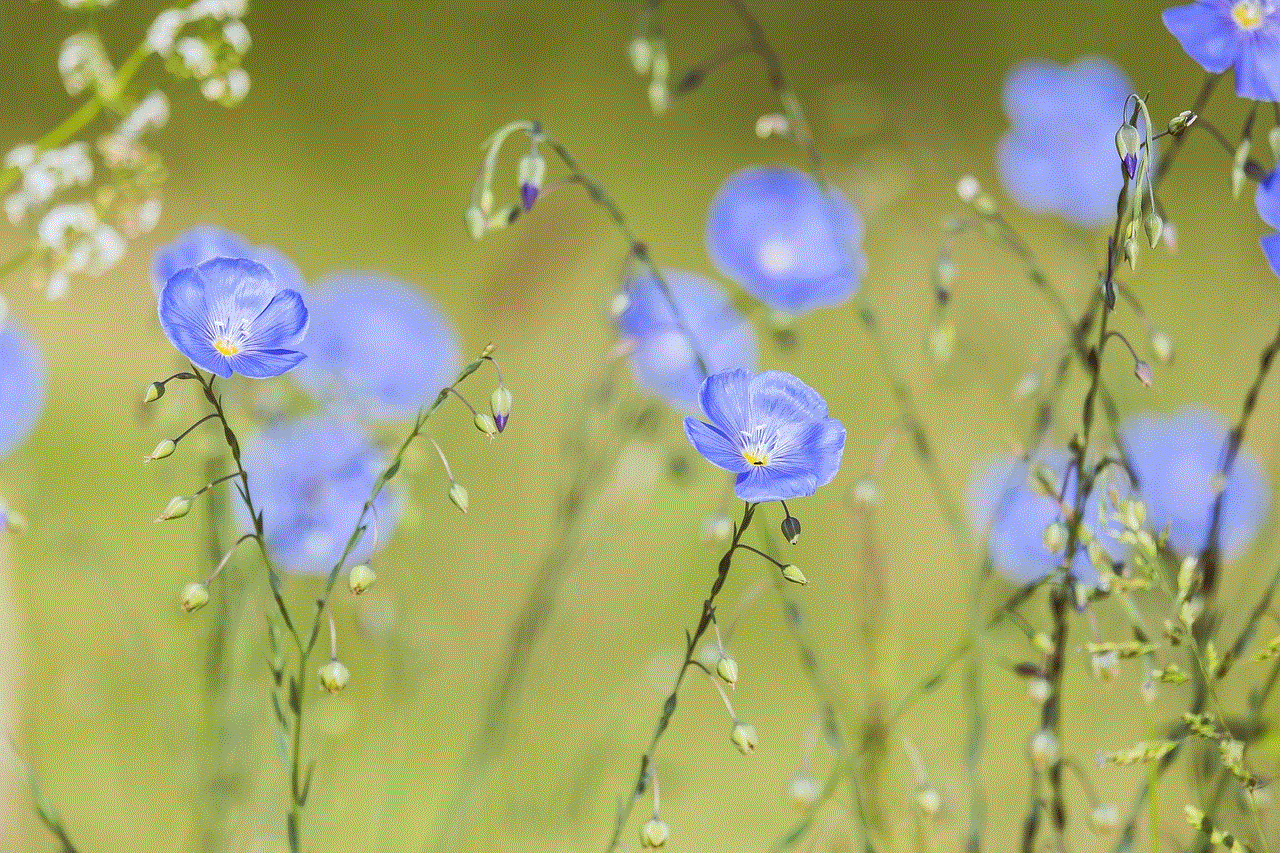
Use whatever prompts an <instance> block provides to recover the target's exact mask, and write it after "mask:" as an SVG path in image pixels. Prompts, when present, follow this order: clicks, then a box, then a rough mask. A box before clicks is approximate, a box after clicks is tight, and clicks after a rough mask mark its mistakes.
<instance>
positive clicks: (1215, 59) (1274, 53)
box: [1161, 0, 1280, 101]
mask: <svg viewBox="0 0 1280 853" xmlns="http://www.w3.org/2000/svg"><path fill="white" fill-rule="evenodd" d="M1161 17H1163V18H1164V25H1165V26H1166V27H1168V29H1169V32H1171V33H1173V37H1174V38H1176V39H1177V40H1178V43H1179V44H1181V45H1182V49H1183V50H1185V51H1186V52H1187V54H1188V55H1190V57H1191V58H1192V59H1194V60H1195V61H1196V62H1197V63H1199V64H1200V67H1201V68H1203V69H1204V70H1205V71H1208V72H1209V73H1210V74H1221V73H1222V72H1224V71H1226V70H1227V69H1228V68H1231V67H1232V66H1234V67H1235V69H1236V94H1237V95H1239V96H1240V97H1242V98H1249V99H1250V100H1254V101H1280V6H1277V4H1276V3H1275V0H1199V2H1196V3H1189V4H1187V5H1186V6H1174V7H1173V8H1171V9H1165V10H1164V13H1163V15H1162V16H1161Z"/></svg>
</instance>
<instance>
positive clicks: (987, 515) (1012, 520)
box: [968, 450, 1128, 587]
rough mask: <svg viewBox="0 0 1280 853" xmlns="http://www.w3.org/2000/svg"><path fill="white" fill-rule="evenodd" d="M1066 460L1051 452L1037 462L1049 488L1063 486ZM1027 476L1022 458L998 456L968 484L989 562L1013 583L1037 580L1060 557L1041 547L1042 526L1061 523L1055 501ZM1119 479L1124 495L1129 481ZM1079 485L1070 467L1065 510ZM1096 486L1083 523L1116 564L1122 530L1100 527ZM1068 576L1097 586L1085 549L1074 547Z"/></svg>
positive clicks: (1060, 452)
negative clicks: (1046, 475) (1046, 474)
mask: <svg viewBox="0 0 1280 853" xmlns="http://www.w3.org/2000/svg"><path fill="white" fill-rule="evenodd" d="M1069 459H1070V457H1069V455H1068V453H1067V451H1065V450H1053V451H1049V452H1047V453H1045V454H1043V455H1042V456H1041V457H1039V458H1038V459H1036V464H1037V465H1039V466H1041V467H1043V468H1044V469H1045V470H1046V471H1047V472H1048V474H1049V477H1050V478H1051V482H1052V483H1053V486H1054V488H1058V487H1061V486H1062V483H1063V472H1064V471H1065V470H1066V469H1067V463H1068V461H1069ZM1108 470H1110V471H1114V470H1116V469H1115V468H1114V467H1111V468H1109V469H1108ZM1031 472H1032V467H1031V465H1030V464H1029V463H1028V462H1027V461H1026V460H1024V459H1021V458H1019V457H1016V456H1012V455H1008V456H1000V457H996V458H995V459H991V460H989V461H987V462H986V463H985V464H983V465H982V466H981V467H980V468H979V469H978V471H977V472H976V473H975V474H974V475H973V477H972V478H971V479H970V480H969V494H968V504H969V519H970V521H971V523H972V524H973V527H974V529H975V530H977V531H978V533H979V535H980V536H983V537H985V538H986V541H987V553H988V554H989V555H990V557H991V562H992V564H993V565H994V566H995V567H996V568H997V569H998V570H999V571H1000V573H1001V574H1003V575H1004V576H1005V577H1007V578H1009V579H1010V580H1011V581H1013V582H1014V583H1018V584H1025V583H1031V582H1033V581H1037V580H1040V579H1041V578H1043V577H1044V576H1045V575H1047V574H1049V573H1050V572H1052V571H1054V570H1055V569H1057V568H1058V567H1059V566H1061V565H1062V563H1063V554H1062V553H1061V552H1060V551H1059V552H1058V553H1054V552H1053V551H1050V550H1049V548H1048V547H1047V546H1046V545H1045V543H1044V539H1045V536H1044V533H1045V528H1047V527H1048V526H1049V525H1051V524H1053V523H1054V522H1056V521H1061V522H1064V523H1065V522H1066V519H1065V518H1064V517H1063V513H1062V507H1061V506H1060V505H1059V503H1058V501H1057V499H1056V498H1053V497H1050V496H1048V495H1045V494H1042V493H1041V492H1040V491H1038V490H1037V488H1036V485H1035V484H1034V483H1032V482H1031V481H1030V479H1029V478H1030V477H1031V476H1032V474H1031ZM1103 476H1106V475H1105V474H1104V475H1103ZM1124 480H1125V482H1124V486H1126V488H1124V489H1121V492H1122V493H1126V494H1127V493H1128V488H1127V486H1128V478H1124ZM1078 483H1079V476H1078V475H1077V474H1076V471H1075V467H1074V466H1072V470H1071V476H1070V477H1068V478H1067V480H1066V489H1065V490H1064V494H1063V499H1064V500H1065V502H1066V503H1067V505H1068V506H1072V507H1074V506H1075V500H1076V489H1077V488H1078ZM1100 485H1101V484H1095V486H1094V493H1095V494H1094V496H1091V497H1090V499H1089V500H1088V501H1086V502H1085V509H1084V519H1083V522H1084V526H1085V527H1086V528H1087V529H1088V530H1089V532H1090V533H1091V534H1092V535H1093V538H1094V541H1096V542H1097V543H1098V544H1099V545H1101V546H1102V549H1103V550H1104V551H1105V552H1106V553H1107V554H1108V555H1109V556H1110V557H1111V559H1112V560H1114V561H1118V560H1120V559H1122V558H1123V557H1124V553H1125V550H1126V549H1125V546H1124V545H1123V544H1122V543H1120V542H1119V541H1117V540H1116V539H1115V534H1117V533H1119V532H1120V530H1121V527H1120V525H1119V524H1118V523H1115V522H1110V523H1108V525H1107V527H1106V528H1105V529H1104V528H1103V527H1102V525H1101V523H1100V522H1099V520H1098V511H1099V507H1100V506H1101V505H1102V504H1103V502H1104V499H1103V498H1102V497H1101V496H1102V494H1103V492H1104V490H1103V489H1102V488H1100V487H1099V486H1100ZM1064 544H1065V543H1064ZM1071 573H1072V575H1074V576H1075V579H1076V582H1077V583H1079V584H1081V585H1082V586H1089V587H1096V586H1097V585H1098V581H1099V576H1098V570H1097V569H1096V568H1094V566H1093V563H1092V562H1091V561H1090V560H1089V554H1088V552H1087V551H1086V549H1085V548H1084V547H1080V546H1077V550H1076V553H1075V555H1074V557H1073V559H1072V561H1071Z"/></svg>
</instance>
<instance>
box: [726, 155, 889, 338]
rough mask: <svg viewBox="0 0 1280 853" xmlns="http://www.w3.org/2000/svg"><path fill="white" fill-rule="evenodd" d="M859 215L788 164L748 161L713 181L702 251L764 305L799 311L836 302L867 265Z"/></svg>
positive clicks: (857, 282)
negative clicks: (717, 185)
mask: <svg viewBox="0 0 1280 853" xmlns="http://www.w3.org/2000/svg"><path fill="white" fill-rule="evenodd" d="M862 234H863V228H862V217H860V216H859V215H858V212H857V211H856V210H854V209H853V206H852V205H850V204H849V202H848V201H847V200H846V199H845V197H844V196H843V195H841V194H840V193H839V191H837V190H835V189H831V190H830V191H829V192H828V193H826V194H824V193H823V192H822V190H821V189H820V188H819V187H818V184H817V183H816V182H815V181H814V180H813V178H811V177H809V176H808V175H805V174H803V173H801V172H797V171H796V170H795V169H787V168H778V167H774V168H751V169H744V170H742V171H741V172H738V173H737V174H736V175H734V176H733V177H731V178H729V180H727V181H726V182H725V183H724V186H722V187H720V190H719V192H717V193H716V196H715V198H714V199H712V201H711V210H710V212H709V213H708V214H707V253H708V254H709V255H710V256H711V262H712V263H714V264H715V265H716V268H717V269H719V270H720V272H721V273H723V274H724V275H726V276H728V277H729V278H731V279H733V280H734V281H736V282H738V283H739V284H740V285H742V287H743V288H745V289H746V290H747V292H749V293H750V294H752V295H753V296H755V297H756V298H757V299H759V300H760V301H761V302H763V303H765V304H766V305H768V306H769V307H771V308H775V309H777V310H779V311H784V312H786V313H788V314H796V315H799V314H804V313H806V312H808V311H812V310H814V309H815V308H825V307H828V306H831V305H839V304H840V303H841V302H844V301H845V300H846V299H848V298H849V297H850V296H852V295H853V294H854V293H856V292H857V291H858V286H859V285H860V284H861V282H862V277H863V276H864V275H865V274H866V271H867V259H866V256H865V255H863V253H862Z"/></svg>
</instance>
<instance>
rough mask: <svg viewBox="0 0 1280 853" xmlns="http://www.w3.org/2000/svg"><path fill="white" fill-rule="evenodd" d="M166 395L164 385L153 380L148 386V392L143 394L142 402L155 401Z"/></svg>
mask: <svg viewBox="0 0 1280 853" xmlns="http://www.w3.org/2000/svg"><path fill="white" fill-rule="evenodd" d="M163 396H164V385H163V384H161V383H159V382H152V383H151V384H150V385H148V386H147V390H146V393H145V394H143V395H142V402H144V403H154V402H155V401H156V400H159V399H160V398H161V397H163Z"/></svg>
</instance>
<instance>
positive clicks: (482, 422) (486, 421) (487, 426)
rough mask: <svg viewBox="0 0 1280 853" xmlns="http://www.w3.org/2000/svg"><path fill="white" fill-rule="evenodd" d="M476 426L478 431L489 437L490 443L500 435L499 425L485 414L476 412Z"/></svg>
mask: <svg viewBox="0 0 1280 853" xmlns="http://www.w3.org/2000/svg"><path fill="white" fill-rule="evenodd" d="M475 425H476V429H478V430H480V431H481V432H482V433H484V434H485V435H487V436H488V437H489V440H490V441H492V440H493V437H494V436H496V435H497V434H498V425H497V424H495V423H494V422H493V418H491V417H489V416H488V415H486V414H485V413H484V412H476V417H475Z"/></svg>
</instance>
